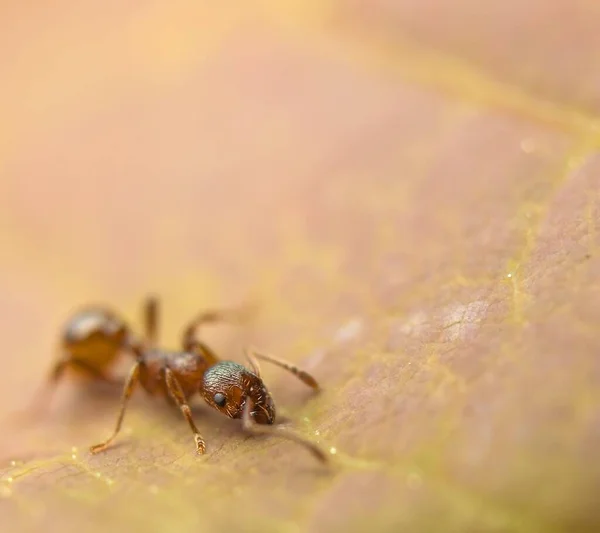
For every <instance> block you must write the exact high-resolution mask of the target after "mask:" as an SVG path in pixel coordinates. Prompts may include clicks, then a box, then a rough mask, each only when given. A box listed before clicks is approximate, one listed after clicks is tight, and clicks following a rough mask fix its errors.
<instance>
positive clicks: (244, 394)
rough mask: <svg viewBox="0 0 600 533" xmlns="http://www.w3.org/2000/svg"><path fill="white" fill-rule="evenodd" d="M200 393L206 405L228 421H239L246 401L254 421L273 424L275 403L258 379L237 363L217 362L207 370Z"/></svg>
mask: <svg viewBox="0 0 600 533" xmlns="http://www.w3.org/2000/svg"><path fill="white" fill-rule="evenodd" d="M201 392H202V396H203V397H204V399H205V400H206V402H207V403H208V404H209V405H210V406H212V407H214V408H215V409H216V410H217V411H220V412H221V413H223V414H225V415H227V416H228V417H229V418H241V417H242V414H243V413H244V406H245V405H246V402H247V401H248V398H250V400H251V401H252V412H251V413H250V414H251V416H252V418H253V420H254V422H256V423H257V424H273V423H274V422H275V404H274V403H273V399H272V398H271V395H270V394H269V391H268V390H267V388H266V387H265V384H264V383H263V381H262V379H260V377H258V376H257V375H256V374H254V373H252V372H250V370H248V369H247V368H245V367H243V366H242V365H239V364H238V363H234V362H232V361H221V362H219V363H217V364H216V365H214V366H212V367H210V368H209V369H208V370H207V371H206V373H205V374H204V382H203V386H202V391H201Z"/></svg>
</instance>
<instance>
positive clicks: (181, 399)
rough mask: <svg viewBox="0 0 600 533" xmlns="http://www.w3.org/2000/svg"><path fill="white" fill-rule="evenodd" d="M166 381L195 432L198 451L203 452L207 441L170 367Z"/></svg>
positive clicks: (166, 373)
mask: <svg viewBox="0 0 600 533" xmlns="http://www.w3.org/2000/svg"><path fill="white" fill-rule="evenodd" d="M165 381H166V383H167V389H168V391H169V394H170V395H171V397H172V398H173V400H175V403H177V405H178V406H179V409H181V412H182V413H183V416H184V417H185V419H186V420H187V422H188V424H189V425H190V428H191V430H192V432H193V433H194V441H195V442H196V451H197V452H198V453H199V454H203V453H204V452H205V451H206V443H205V442H204V439H203V438H202V435H200V431H198V428H197V427H196V424H195V423H194V420H193V418H192V411H191V409H190V406H189V405H188V404H187V401H186V399H185V394H184V393H183V390H182V389H181V385H180V384H179V381H177V378H176V377H175V375H174V374H173V372H172V371H171V370H170V369H169V368H166V369H165Z"/></svg>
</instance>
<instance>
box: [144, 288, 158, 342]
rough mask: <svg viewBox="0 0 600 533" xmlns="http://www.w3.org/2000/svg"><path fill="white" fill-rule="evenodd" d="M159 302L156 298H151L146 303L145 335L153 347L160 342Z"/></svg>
mask: <svg viewBox="0 0 600 533" xmlns="http://www.w3.org/2000/svg"><path fill="white" fill-rule="evenodd" d="M158 313H159V302H158V298H156V297H155V296H149V297H148V298H146V301H145V302H144V334H145V336H146V342H148V343H149V344H150V345H151V346H154V345H155V344H156V341H157V340H158V320H159V317H158Z"/></svg>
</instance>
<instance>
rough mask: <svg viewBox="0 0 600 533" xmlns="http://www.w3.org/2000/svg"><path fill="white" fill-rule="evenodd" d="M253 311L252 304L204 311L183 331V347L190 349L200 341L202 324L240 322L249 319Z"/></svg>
mask: <svg viewBox="0 0 600 533" xmlns="http://www.w3.org/2000/svg"><path fill="white" fill-rule="evenodd" d="M253 311H254V309H253V308H251V307H250V306H244V307H240V308H237V309H223V310H218V309H211V310H208V311H203V312H202V313H200V314H199V315H198V316H197V317H196V318H195V319H194V320H192V321H191V322H190V323H189V324H188V326H187V327H186V328H185V330H184V333H183V349H184V350H186V351H190V350H191V349H192V348H193V347H194V345H196V344H198V343H199V341H198V330H199V329H200V327H201V326H204V325H206V324H215V323H218V322H230V323H233V324H239V323H241V322H244V321H245V320H247V319H248V318H249V317H250V315H251V314H252V312H253Z"/></svg>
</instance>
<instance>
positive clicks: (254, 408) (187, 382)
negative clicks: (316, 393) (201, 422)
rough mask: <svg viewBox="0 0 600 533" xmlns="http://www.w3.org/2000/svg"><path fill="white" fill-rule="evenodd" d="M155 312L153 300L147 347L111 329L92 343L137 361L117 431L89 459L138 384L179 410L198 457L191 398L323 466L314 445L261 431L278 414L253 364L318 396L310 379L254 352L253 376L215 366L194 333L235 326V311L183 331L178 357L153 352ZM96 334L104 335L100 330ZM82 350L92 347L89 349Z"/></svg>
mask: <svg viewBox="0 0 600 533" xmlns="http://www.w3.org/2000/svg"><path fill="white" fill-rule="evenodd" d="M157 309H158V303H157V302H156V300H154V299H151V300H149V301H148V303H147V304H146V313H145V315H146V338H145V341H143V342H141V341H139V340H136V339H135V338H134V337H133V336H132V335H131V333H130V332H129V330H128V329H127V328H126V327H125V328H124V329H123V330H122V331H121V329H120V328H116V330H115V331H117V330H118V331H119V333H118V334H116V333H113V330H112V329H111V330H105V332H106V335H105V337H106V338H104V339H101V337H102V334H100V335H99V336H98V338H97V339H96V341H95V342H98V343H99V345H103V346H104V345H105V346H109V347H113V346H117V345H119V346H120V349H127V350H129V351H131V352H132V353H133V354H134V355H135V358H136V363H135V365H134V366H133V368H132V369H131V372H130V374H129V378H128V380H127V383H126V384H125V388H124V391H123V398H122V403H121V409H120V411H119V416H118V419H117V424H116V427H115V430H114V432H113V434H112V435H111V436H110V437H109V438H108V439H107V440H106V441H104V442H103V443H101V444H97V445H95V446H92V447H91V451H92V453H98V452H100V451H102V450H104V449H106V448H107V447H108V445H109V444H110V443H111V442H112V440H113V439H114V438H115V437H116V436H117V434H118V433H119V431H120V428H121V424H122V421H123V417H124V415H125V411H126V407H127V402H128V400H129V398H130V397H131V394H132V393H133V391H134V389H135V387H136V386H137V385H138V384H139V385H140V386H141V387H142V388H143V389H144V390H145V391H146V392H147V393H148V394H151V395H160V396H164V397H166V398H170V399H172V400H173V401H174V402H175V403H176V404H177V406H178V407H179V409H180V410H181V412H182V414H183V415H184V417H185V418H186V420H187V422H188V424H189V426H190V428H191V430H192V432H193V433H194V440H195V442H196V449H197V451H198V452H199V453H204V452H205V450H206V445H205V442H204V439H203V438H202V436H201V435H200V432H199V431H198V428H197V427H196V425H195V423H194V421H193V418H192V413H191V410H190V407H189V404H188V402H189V399H190V398H191V397H193V396H194V395H195V394H200V395H201V396H202V397H203V398H204V400H205V401H206V403H208V405H210V406H211V407H213V408H214V409H216V410H218V411H219V412H221V413H223V414H225V415H226V416H228V417H229V418H241V419H242V421H243V427H244V429H246V430H247V431H249V432H252V433H275V434H277V435H279V436H281V437H284V438H287V439H291V440H294V441H296V442H298V443H300V444H302V445H304V446H305V447H307V448H308V449H309V450H310V451H311V452H312V453H313V454H314V455H315V456H316V457H317V458H318V459H319V460H321V461H326V455H325V454H324V453H323V451H322V450H321V449H320V448H318V447H317V446H316V445H315V444H313V443H311V442H309V441H306V440H304V439H302V438H300V437H298V436H297V435H295V434H294V433H290V432H288V431H285V430H283V429H281V428H267V427H265V426H271V425H272V424H274V422H275V414H276V410H275V404H274V402H273V399H272V397H271V394H270V393H269V391H268V390H267V387H266V386H265V384H264V383H263V381H262V379H261V377H260V368H259V365H258V362H257V358H259V359H263V360H266V361H269V362H271V363H274V364H276V365H278V366H280V367H282V368H285V369H287V370H289V371H290V372H292V373H293V374H294V375H296V376H297V377H298V378H299V379H300V380H301V381H303V382H304V383H305V384H307V385H309V386H310V387H312V388H313V389H314V390H318V389H319V386H318V384H317V382H316V380H315V379H314V378H313V377H312V376H310V375H309V374H307V373H306V372H304V371H303V370H300V369H299V368H297V367H296V366H294V365H292V364H291V363H288V362H286V361H283V360H281V359H277V358H274V357H272V356H268V355H264V354H259V353H256V352H252V351H247V352H246V357H247V358H248V361H249V362H250V365H251V366H252V370H249V369H247V368H245V367H244V366H242V365H240V364H238V363H235V362H233V361H221V360H219V358H218V357H217V356H216V355H215V353H214V352H213V351H212V350H210V349H209V348H208V347H207V346H206V345H205V344H203V343H202V342H201V341H200V340H198V338H197V331H198V329H199V327H200V326H201V325H204V324H207V323H210V322H217V321H222V320H227V321H232V320H237V319H239V318H240V312H239V311H229V312H224V311H210V312H204V313H201V314H200V315H199V316H198V317H197V318H196V319H195V320H193V321H192V322H191V323H190V324H189V325H188V327H187V328H186V329H185V331H184V334H183V339H182V349H181V351H166V350H162V349H159V348H157V346H156V328H157ZM100 322H101V321H99V323H100ZM96 329H97V331H102V328H100V327H98V328H96ZM117 337H118V339H119V341H117ZM119 342H120V344H119ZM103 343H104V344H103ZM82 346H83V345H82ZM86 346H88V347H90V346H91V344H87V345H86ZM109 352H110V354H111V357H112V351H111V350H106V352H105V353H106V356H107V357H106V361H108V359H109V357H108V355H109ZM89 353H91V349H90V351H89V352H86V350H85V349H83V348H82V350H81V353H80V356H82V357H85V355H86V354H89ZM100 359H102V358H100Z"/></svg>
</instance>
